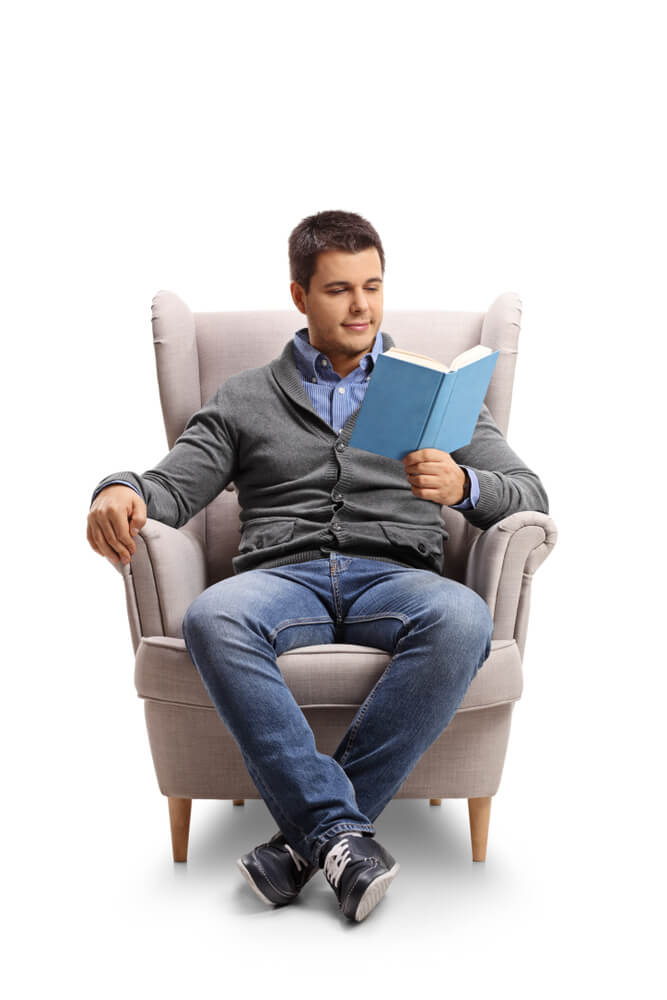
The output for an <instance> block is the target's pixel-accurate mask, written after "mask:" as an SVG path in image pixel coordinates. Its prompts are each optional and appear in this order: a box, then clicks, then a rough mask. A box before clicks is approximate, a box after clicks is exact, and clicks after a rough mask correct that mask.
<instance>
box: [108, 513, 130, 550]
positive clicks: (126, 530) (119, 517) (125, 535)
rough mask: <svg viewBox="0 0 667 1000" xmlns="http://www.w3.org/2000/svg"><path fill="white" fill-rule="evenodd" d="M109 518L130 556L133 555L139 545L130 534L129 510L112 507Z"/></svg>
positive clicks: (117, 536)
mask: <svg viewBox="0 0 667 1000" xmlns="http://www.w3.org/2000/svg"><path fill="white" fill-rule="evenodd" d="M109 520H110V521H111V524H112V525H113V530H114V533H115V535H116V538H117V539H118V541H119V543H120V544H121V545H122V546H123V547H124V549H125V551H126V552H127V555H128V557H129V556H133V555H134V553H135V552H136V551H137V545H136V542H135V541H134V539H133V538H132V536H131V535H130V522H129V520H128V515H127V511H123V510H118V509H117V508H114V507H112V508H111V510H110V511H109Z"/></svg>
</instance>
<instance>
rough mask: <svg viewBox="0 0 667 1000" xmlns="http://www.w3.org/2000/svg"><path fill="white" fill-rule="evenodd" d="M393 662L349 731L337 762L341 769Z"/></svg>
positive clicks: (378, 681)
mask: <svg viewBox="0 0 667 1000" xmlns="http://www.w3.org/2000/svg"><path fill="white" fill-rule="evenodd" d="M393 662H394V660H393V657H392V659H391V660H390V661H389V663H388V664H387V666H386V667H385V669H384V671H383V673H382V676H381V677H380V678H379V679H378V680H377V681H376V683H375V687H374V688H373V690H372V691H371V693H370V695H369V697H368V698H367V700H366V701H365V703H364V705H363V707H362V709H361V711H360V713H359V716H358V717H357V721H356V722H355V724H354V728H353V729H351V730H350V735H349V736H348V738H347V744H346V747H345V750H344V752H343V755H342V757H341V758H340V760H339V761H338V763H339V764H340V766H341V767H343V765H344V764H345V761H346V760H347V759H348V757H349V756H350V753H351V752H352V746H353V744H354V741H355V739H356V737H357V733H358V732H359V726H360V725H361V723H362V722H363V721H364V716H365V715H366V712H367V711H368V708H369V706H370V704H371V702H372V701H373V698H374V697H375V695H376V694H377V692H378V690H379V688H380V686H381V685H382V683H383V681H384V679H385V677H386V676H387V674H388V673H389V670H390V669H391V665H392V663H393Z"/></svg>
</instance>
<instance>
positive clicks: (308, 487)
mask: <svg viewBox="0 0 667 1000" xmlns="http://www.w3.org/2000/svg"><path fill="white" fill-rule="evenodd" d="M383 338H384V350H385V351H386V350H388V349H389V348H390V347H393V346H394V342H393V340H392V338H391V337H389V336H388V335H387V334H383ZM355 421H356V413H354V414H352V416H351V417H350V418H349V419H348V420H347V422H346V423H345V425H344V426H343V428H342V429H341V432H340V434H336V432H335V431H334V430H333V428H332V427H330V426H329V424H328V423H327V422H326V421H325V420H323V419H322V418H321V417H320V416H318V414H317V413H316V412H315V410H314V408H313V406H312V404H311V402H310V400H309V398H308V396H307V393H306V391H305V390H304V388H303V385H302V382H301V377H300V375H299V372H298V370H297V368H296V365H295V362H294V354H293V343H292V341H291V340H290V341H289V342H288V343H287V344H286V345H285V347H284V349H283V352H282V354H281V355H280V357H279V358H276V359H275V360H274V361H272V362H270V364H268V365H264V366H263V367H261V368H252V369H249V370H248V371H244V372H241V373H240V374H238V375H234V376H232V377H231V378H229V379H227V380H226V381H225V382H223V383H222V385H221V386H220V387H219V388H218V390H217V392H216V393H215V394H214V395H213V396H212V398H211V399H210V400H209V401H208V402H207V403H206V404H205V405H204V406H203V407H202V408H201V409H200V410H198V411H197V412H196V413H194V414H193V415H192V416H191V417H190V419H189V420H188V422H187V424H186V426H185V429H184V431H183V433H182V434H181V435H180V437H179V438H178V439H177V440H176V441H175V443H174V446H173V448H172V449H171V451H170V452H169V453H168V454H167V455H166V456H165V457H164V458H163V459H162V461H161V462H159V463H158V464H157V465H156V466H154V468H152V469H149V470H147V471H146V472H144V473H143V474H142V475H137V474H136V473H134V472H128V471H124V472H117V473H114V474H112V475H110V476H106V477H105V478H104V479H103V480H101V481H100V482H99V483H98V484H97V487H96V490H97V489H99V488H100V487H101V486H103V485H109V484H110V483H111V482H113V481H114V480H115V481H118V480H119V479H124V480H126V481H127V482H128V483H131V484H132V485H133V486H135V487H136V489H137V490H138V492H139V493H140V494H141V496H142V497H143V499H144V501H145V503H146V508H147V516H148V517H150V518H154V519H155V520H157V521H162V522H163V523H165V524H169V525H171V526H172V527H176V528H180V527H181V526H182V525H184V524H186V523H187V522H188V521H189V520H190V518H192V517H194V515H195V514H197V513H198V511H200V510H201V509H202V508H203V507H205V506H206V505H207V504H209V503H210V502H211V501H212V500H213V499H214V498H215V497H216V496H217V495H218V494H219V493H220V492H221V490H223V489H224V488H225V486H227V485H228V483H230V482H233V483H234V485H235V487H236V489H237V492H238V499H239V504H240V507H241V543H240V546H239V554H238V555H237V556H235V558H234V559H233V561H232V565H233V568H234V572H235V573H241V572H244V571H246V570H250V569H257V568H260V567H262V568H267V567H270V566H279V565H282V564H285V563H296V562H304V561H306V560H310V559H317V558H321V557H323V556H327V555H328V554H329V552H331V551H336V552H341V553H343V554H345V555H356V556H362V557H364V558H367V559H368V558H370V559H382V560H388V561H389V562H394V563H397V564H399V565H402V566H413V567H417V568H419V569H426V570H431V571H433V572H436V573H441V572H442V570H443V566H444V542H445V541H446V539H447V530H446V526H445V522H444V520H443V518H442V507H441V506H440V504H437V503H434V502H433V501H432V500H422V499H421V498H419V497H416V496H414V494H413V493H412V490H411V489H410V485H409V483H408V480H407V477H406V475H405V471H404V467H403V463H402V462H399V461H396V460H395V459H390V458H384V457H383V456H381V455H374V454H372V453H371V452H367V451H361V450H359V449H357V448H350V447H349V440H350V435H351V434H352V429H353V427H354V424H355ZM452 458H453V459H454V461H455V462H457V463H458V464H459V465H468V466H470V467H472V468H473V469H474V470H475V472H476V474H477V477H478V480H479V487H480V496H479V501H478V503H477V504H476V506H475V508H474V509H473V510H464V511H461V513H462V515H463V516H464V517H465V518H466V519H467V520H468V521H469V522H470V523H471V524H474V525H476V526H477V527H479V528H483V529H485V528H489V527H490V526H491V525H492V524H495V523H496V521H499V520H501V519H502V518H504V517H507V516H508V515H509V514H513V513H514V512H515V511H518V510H537V511H542V512H543V513H545V514H548V512H549V510H548V499H547V494H546V492H545V490H544V487H543V486H542V483H541V482H540V480H539V478H538V476H537V475H536V474H535V473H534V472H532V471H531V470H530V469H529V468H528V467H527V466H526V465H525V464H524V463H523V462H522V461H521V459H520V458H519V457H518V455H516V454H515V452H513V451H512V449H511V448H510V447H509V445H508V444H507V442H506V440H505V438H504V436H503V434H502V431H501V430H500V429H499V427H498V426H497V424H496V423H495V421H494V420H493V417H492V416H491V413H490V412H489V409H488V407H487V406H486V405H483V406H482V410H481V413H480V416H479V419H478V421H477V425H476V427H475V432H474V435H473V438H472V441H471V442H470V444H468V445H466V446H465V447H463V448H459V449H458V450H457V451H454V452H452Z"/></svg>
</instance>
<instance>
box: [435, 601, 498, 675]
mask: <svg viewBox="0 0 667 1000" xmlns="http://www.w3.org/2000/svg"><path fill="white" fill-rule="evenodd" d="M440 623H441V627H442V629H443V631H444V633H445V634H446V635H447V636H448V638H449V639H450V640H451V638H452V636H455V641H456V644H457V646H458V647H459V648H464V649H466V650H469V651H470V653H471V654H472V655H474V656H477V655H482V654H484V655H483V660H485V659H486V658H487V657H488V656H489V654H490V652H491V637H492V635H493V629H494V623H493V616H492V615H491V612H490V610H489V606H488V604H487V603H486V601H485V600H484V599H483V598H482V597H480V595H479V594H478V593H477V592H476V591H474V590H472V589H471V588H470V587H466V586H464V585H463V584H460V585H458V587H457V589H456V592H455V597H454V599H451V594H450V595H449V597H448V600H447V601H446V602H445V604H444V606H443V608H442V609H441V616H440Z"/></svg>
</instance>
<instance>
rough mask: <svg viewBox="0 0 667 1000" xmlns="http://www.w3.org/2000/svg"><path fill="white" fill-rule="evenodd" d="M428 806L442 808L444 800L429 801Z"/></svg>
mask: <svg viewBox="0 0 667 1000" xmlns="http://www.w3.org/2000/svg"><path fill="white" fill-rule="evenodd" d="M428 804H429V805H430V806H441V805H442V799H429V803H428Z"/></svg>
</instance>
